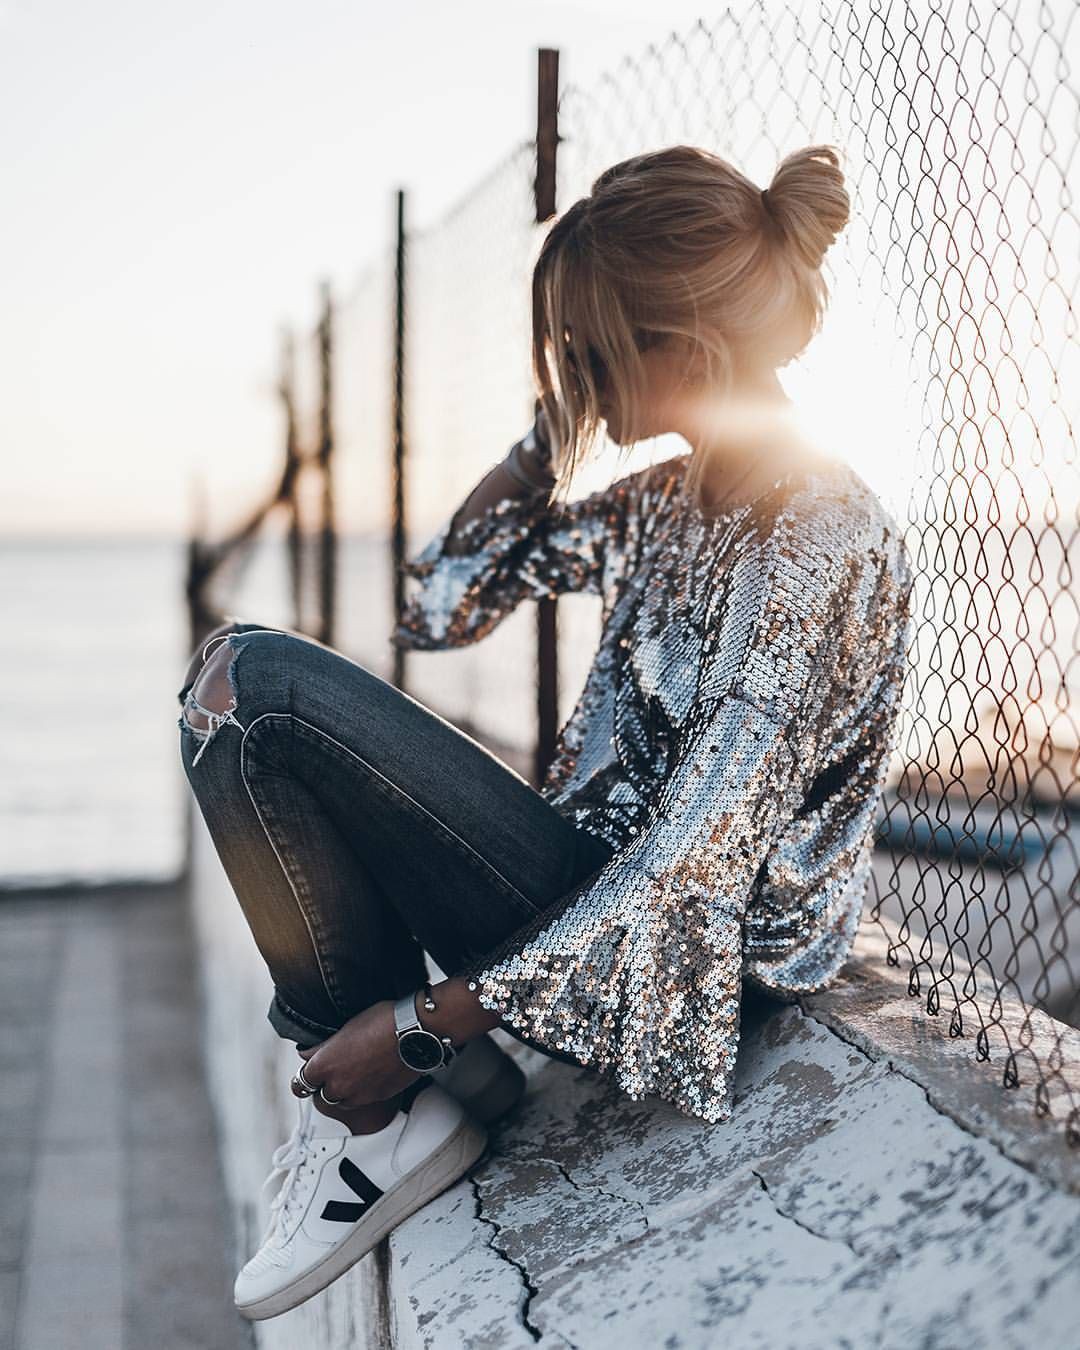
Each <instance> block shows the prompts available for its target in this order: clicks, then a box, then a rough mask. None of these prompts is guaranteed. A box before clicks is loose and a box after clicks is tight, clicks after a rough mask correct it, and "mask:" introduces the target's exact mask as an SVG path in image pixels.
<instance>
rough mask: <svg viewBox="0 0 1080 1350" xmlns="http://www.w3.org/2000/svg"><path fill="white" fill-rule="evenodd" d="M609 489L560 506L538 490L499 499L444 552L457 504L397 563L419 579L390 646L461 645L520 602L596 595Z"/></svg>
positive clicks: (613, 495)
mask: <svg viewBox="0 0 1080 1350" xmlns="http://www.w3.org/2000/svg"><path fill="white" fill-rule="evenodd" d="M617 487H618V485H617V484H616V485H613V487H609V488H604V489H601V490H599V491H597V492H594V493H593V494H592V495H590V496H587V497H583V498H580V499H578V500H577V501H571V502H567V503H565V504H564V503H562V502H556V503H554V504H552V505H549V504H548V497H547V494H546V493H544V492H537V493H532V494H527V495H525V496H520V497H511V496H507V497H503V498H501V499H500V500H499V501H497V502H494V503H491V504H489V505H488V506H487V508H486V509H485V510H484V511H483V512H481V514H480V515H478V516H474V517H473V519H471V520H469V521H468V522H466V524H465V525H464V526H463V527H462V529H461V531H460V537H461V539H462V542H463V544H464V551H463V552H462V553H460V554H449V553H447V552H446V545H447V541H448V540H449V538H450V536H451V534H452V532H453V529H454V522H455V520H456V519H457V516H458V515H459V514H460V511H461V509H462V507H463V506H464V503H462V507H459V508H458V509H457V511H455V512H454V514H453V515H452V516H451V517H450V519H448V520H447V521H445V522H444V523H443V525H442V526H441V527H440V528H439V530H438V532H437V533H436V534H435V536H434V538H433V539H431V541H430V542H429V543H428V544H427V545H426V546H425V547H424V548H423V549H422V550H421V551H420V552H419V553H417V554H416V556H415V557H413V558H410V559H408V560H407V561H406V562H405V563H404V564H403V570H404V571H405V574H406V575H407V576H409V577H413V578H416V579H417V580H419V581H420V582H421V583H422V585H421V587H420V589H419V590H418V591H417V592H416V594H415V595H413V596H411V597H410V598H409V599H408V600H407V602H406V603H405V605H404V606H403V608H402V612H401V614H400V615H399V618H398V622H397V625H396V627H395V628H394V631H393V632H392V634H391V636H390V642H391V643H392V645H394V646H395V647H405V648H412V649H416V650H421V651H438V650H442V649H445V648H451V647H463V646H466V645H467V644H468V643H471V642H478V641H480V639H481V638H483V637H486V636H487V635H488V633H490V632H491V631H492V629H493V628H495V626H496V625H497V624H499V623H500V622H501V621H502V620H503V619H504V618H505V617H506V616H507V615H508V614H510V613H511V612H512V611H513V610H514V609H515V608H516V607H517V605H518V604H519V603H520V602H521V601H522V600H539V599H543V598H544V597H545V596H550V597H554V596H556V595H560V594H563V593H564V592H567V591H579V592H587V593H592V594H601V593H602V587H603V581H604V567H605V559H606V557H607V553H608V549H609V547H610V545H611V543H612V541H613V540H614V538H615V537H616V535H617V534H618V531H619V528H620V505H621V503H622V500H623V498H622V494H620V493H619V492H618V491H616V490H613V489H614V488H617ZM465 500H466V501H468V498H466V499H465Z"/></svg>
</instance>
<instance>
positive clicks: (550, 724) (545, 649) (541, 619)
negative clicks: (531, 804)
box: [533, 47, 559, 787]
mask: <svg viewBox="0 0 1080 1350" xmlns="http://www.w3.org/2000/svg"><path fill="white" fill-rule="evenodd" d="M537 57H538V60H537V78H536V178H535V180H534V197H535V204H536V222H537V224H542V223H543V222H544V221H545V220H548V219H549V218H550V217H551V216H553V215H554V214H555V199H556V191H555V185H556V178H555V170H556V164H555V155H556V150H557V148H558V144H559V52H558V49H557V48H554V47H541V48H539V49H538V51H537ZM558 731H559V635H558V601H557V600H553V599H548V598H546V597H545V598H543V599H540V600H538V601H537V602H536V746H535V750H534V754H533V778H534V782H535V786H537V787H539V785H540V784H541V782H542V781H543V778H544V774H545V772H546V771H547V767H548V765H549V764H550V763H551V760H552V757H553V756H554V754H555V740H556V737H557V735H558Z"/></svg>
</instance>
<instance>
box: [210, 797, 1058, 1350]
mask: <svg viewBox="0 0 1080 1350" xmlns="http://www.w3.org/2000/svg"><path fill="white" fill-rule="evenodd" d="M195 824H196V828H195V830H194V831H193V835H194V841H195V873H194V887H193V892H192V903H193V910H194V915H195V921H196V927H197V932H198V934H199V937H200V947H201V952H202V968H201V970H202V974H201V982H202V987H203V993H204V997H205V1005H204V1006H205V1009H206V1049H207V1056H208V1071H209V1074H210V1079H211V1086H212V1091H213V1098H214V1101H215V1105H216V1109H217V1110H218V1112H219V1114H220V1124H221V1129H222V1134H223V1138H224V1141H225V1157H224V1164H225V1170H226V1176H227V1179H228V1185H229V1189H230V1194H231V1196H232V1203H233V1213H234V1216H235V1231H236V1241H237V1263H238V1264H239V1263H240V1261H241V1260H243V1259H245V1258H246V1256H247V1255H248V1254H249V1253H250V1251H251V1250H252V1249H253V1247H254V1245H255V1242H256V1240H257V1236H258V1232H259V1231H261V1227H262V1223H263V1213H264V1212H263V1211H262V1210H260V1211H259V1213H258V1214H256V1213H255V1201H256V1199H257V1196H258V1190H259V1186H260V1184H261V1182H262V1179H263V1177H264V1176H265V1174H266V1171H267V1169H268V1165H269V1161H268V1160H269V1156H270V1153H271V1151H272V1149H273V1148H274V1147H275V1145H276V1144H278V1143H279V1142H280V1141H281V1139H283V1138H284V1137H285V1135H286V1134H287V1133H288V1131H289V1129H290V1128H291V1124H292V1111H293V1098H292V1097H291V1095H290V1094H289V1092H288V1088H287V1080H288V1076H289V1074H290V1073H291V1072H292V1070H293V1069H294V1067H295V1052H294V1051H293V1048H292V1045H291V1043H288V1042H283V1041H281V1040H279V1039H278V1038H277V1036H276V1035H275V1034H274V1032H273V1030H272V1029H271V1028H270V1026H269V1024H268V1023H267V1022H266V1007H267V1004H268V1003H269V999H270V994H271V986H270V982H269V977H268V975H267V972H266V970H265V967H264V966H263V964H262V961H261V958H260V957H259V956H258V953H257V951H256V949H255V947H254V944H253V943H252V941H251V937H250V934H249V932H248V930H247V927H246V925H245V924H244V921H243V918H242V915H241V913H240V910H239V906H238V905H237V904H236V901H235V898H234V897H233V895H232V891H231V888H230V887H229V885H228V882H227V880H226V878H225V877H224V875H223V873H222V872H221V869H220V866H219V864H218V862H217V858H216V855H215V854H214V853H213V850H212V846H211V844H210V842H209V838H208V836H206V834H205V829H204V827H203V826H202V823H201V820H197V821H196V822H195ZM871 945H872V944H871ZM878 960H879V953H876V952H875V951H873V950H870V951H869V953H868V964H867V963H864V962H862V961H856V962H853V963H852V965H851V967H850V968H849V971H848V972H846V973H845V976H844V977H843V978H842V979H841V980H840V981H838V982H837V984H836V985H835V986H834V987H833V988H832V989H831V990H829V991H826V993H824V994H817V995H814V996H812V997H809V998H805V999H803V1000H802V1001H801V1002H800V1003H798V1004H788V1005H782V1004H777V1003H775V1002H772V1001H771V1000H767V999H763V998H757V997H755V996H754V995H753V994H751V993H749V992H748V993H747V995H746V999H745V1002H744V1012H743V1039H742V1046H741V1053H740V1064H739V1073H738V1078H737V1082H736V1114H735V1116H734V1118H733V1119H732V1120H731V1121H728V1122H724V1123H722V1124H718V1125H713V1126H709V1125H706V1124H705V1123H703V1122H701V1121H696V1120H693V1119H691V1118H689V1117H686V1116H683V1115H682V1114H681V1113H679V1112H678V1111H676V1110H675V1109H674V1108H672V1107H668V1106H667V1105H666V1104H664V1103H660V1102H658V1101H655V1100H653V1101H647V1102H633V1101H631V1100H630V1099H629V1098H627V1097H625V1096H624V1095H623V1094H621V1093H619V1092H618V1091H617V1090H615V1089H614V1088H613V1087H612V1086H611V1085H610V1084H609V1083H608V1082H607V1080H605V1079H603V1078H601V1077H599V1076H598V1075H596V1074H594V1073H592V1072H590V1071H588V1070H584V1069H581V1070H577V1069H574V1068H573V1067H572V1066H570V1065H566V1064H562V1063H560V1062H557V1061H554V1060H551V1059H548V1058H547V1057H545V1056H543V1055H540V1054H538V1053H536V1052H534V1051H531V1050H529V1049H528V1048H526V1047H524V1046H522V1045H520V1044H519V1043H518V1042H516V1041H514V1040H513V1038H512V1037H509V1036H507V1035H505V1034H504V1033H502V1032H496V1033H494V1034H495V1036H496V1039H498V1040H499V1041H500V1043H501V1044H502V1045H504V1047H506V1048H507V1049H508V1050H509V1051H510V1052H511V1053H513V1054H515V1055H517V1056H519V1060H520V1062H521V1064H522V1065H523V1067H524V1068H525V1069H526V1071H527V1072H528V1074H529V1090H528V1092H527V1094H526V1096H525V1098H524V1100H523V1102H522V1103H521V1105H520V1106H519V1107H518V1108H517V1110H516V1111H515V1112H514V1113H513V1114H512V1117H510V1118H508V1119H507V1120H505V1121H504V1122H502V1123H501V1124H499V1125H497V1126H496V1127H495V1128H494V1129H493V1130H492V1132H491V1146H490V1149H489V1151H488V1153H487V1154H485V1156H484V1158H482V1159H481V1161H480V1162H479V1163H478V1164H477V1166H476V1167H475V1168H474V1169H473V1173H472V1175H471V1177H470V1178H468V1179H463V1180H462V1181H461V1182H460V1183H459V1184H458V1185H456V1186H454V1187H452V1188H451V1189H450V1190H449V1191H447V1192H445V1193H444V1194H443V1195H441V1196H439V1197H437V1198H436V1199H435V1200H434V1201H432V1202H431V1203H430V1204H429V1205H427V1206H426V1207H425V1208H424V1209H423V1210H421V1211H419V1212H418V1213H417V1214H414V1215H413V1216H412V1217H411V1218H410V1219H408V1220H406V1221H405V1223H403V1224H401V1225H400V1226H399V1227H398V1228H397V1229H396V1230H395V1231H394V1232H393V1233H392V1234H391V1235H390V1237H389V1239H388V1240H387V1242H386V1243H384V1244H383V1245H382V1247H381V1248H380V1249H379V1250H378V1251H376V1252H373V1253H371V1254H370V1256H368V1257H367V1258H365V1259H364V1260H363V1261H361V1262H360V1263H359V1264H358V1265H357V1266H356V1267H355V1268H354V1269H353V1270H352V1271H350V1272H349V1273H348V1274H347V1275H346V1276H345V1277H343V1278H342V1279H341V1280H339V1281H337V1283H336V1284H334V1285H332V1286H331V1287H330V1288H329V1289H328V1290H326V1291H325V1292H324V1293H323V1294H320V1295H318V1296H317V1297H316V1298H314V1299H312V1300H310V1302H309V1303H307V1304H305V1305H303V1306H302V1307H300V1308H297V1309H295V1310H293V1312H290V1313H286V1314H284V1315H283V1316H282V1317H279V1318H276V1319H274V1320H273V1321H269V1322H264V1323H258V1324H256V1336H257V1342H258V1344H259V1345H260V1346H274V1347H276V1346H280V1347H283V1348H284V1347H289V1350H307V1347H311V1348H312V1350H315V1348H316V1347H317V1350H345V1348H346V1347H349V1350H354V1348H355V1347H363V1346H370V1347H379V1348H380V1350H383V1347H387V1346H394V1347H401V1348H402V1350H404V1348H405V1347H408V1348H409V1350H412V1348H413V1347H437V1348H441V1347H447V1350H450V1347H453V1348H454V1350H457V1348H458V1347H461V1346H463V1345H468V1346H469V1347H470V1350H474V1348H475V1350H480V1348H481V1347H492V1348H493V1350H494V1347H498V1348H499V1350H506V1348H508V1347H516V1346H531V1345H534V1344H535V1343H536V1342H537V1341H541V1342H544V1343H548V1344H551V1345H561V1346H580V1347H586V1348H587V1350H596V1348H597V1347H606V1346H609V1345H610V1346H614V1345H619V1346H622V1347H638V1346H641V1347H650V1348H651V1347H655V1346H660V1345H666V1346H678V1347H682V1348H687V1350H689V1348H691V1347H710V1348H711V1347H715V1346H716V1345H718V1344H729V1345H733V1346H738V1347H739V1348H740V1350H743V1348H744V1347H751V1346H766V1345H768V1346H770V1347H777V1346H785V1347H786V1346H791V1347H794V1346H799V1347H802V1350H807V1348H808V1347H822V1350H824V1348H825V1347H829V1350H834V1348H835V1347H837V1346H859V1347H862V1346H900V1345H905V1346H906V1345H909V1344H915V1345H927V1346H930V1345H935V1346H952V1345H972V1346H994V1347H995V1350H996V1348H997V1347H1004V1346H1014V1345H1015V1346H1021V1345H1023V1346H1025V1347H1027V1346H1029V1345H1030V1344H1032V1343H1039V1342H1040V1341H1041V1342H1042V1343H1043V1344H1046V1345H1051V1346H1056V1345H1061V1344H1064V1343H1065V1342H1066V1340H1067V1333H1066V1329H1067V1328H1074V1327H1075V1326H1076V1324H1077V1320H1078V1319H1080V1156H1076V1157H1074V1156H1072V1154H1071V1153H1070V1152H1069V1151H1067V1150H1066V1149H1065V1146H1064V1142H1063V1139H1062V1129H1061V1124H1060V1121H1054V1122H1046V1121H1042V1122H1040V1121H1039V1120H1038V1119H1037V1118H1036V1117H1035V1116H1034V1115H1033V1114H1032V1113H1031V1111H1030V1103H1029V1101H1028V1102H1027V1103H1023V1102H1021V1101H1019V1100H1018V1099H1017V1095H1016V1094H1011V1093H1009V1092H1007V1091H1005V1090H1003V1089H1002V1088H1001V1087H1000V1086H999V1084H1000V1075H1001V1066H1000V1062H994V1061H991V1062H990V1063H989V1064H967V1063H965V1064H964V1065H963V1066H960V1065H959V1064H958V1063H957V1057H958V1056H964V1057H970V1056H971V1055H972V1041H971V1040H968V1041H967V1042H965V1041H963V1040H950V1038H949V1037H948V1036H947V1035H944V1036H940V1037H937V1036H932V1035H931V1034H930V1028H929V1026H928V1025H927V1021H926V1013H925V1011H924V1009H923V1008H922V1007H921V1005H920V1003H919V1001H918V1000H916V999H908V998H907V996H906V980H903V981H901V980H900V977H899V973H898V972H897V971H896V970H895V969H891V970H890V969H886V970H885V971H884V972H882V971H880V970H878V967H877V962H878ZM1065 1030H1067V1029H1065ZM1068 1034H1069V1035H1070V1036H1072V1035H1075V1033H1071V1032H1069V1033H1068ZM1070 1047H1071V1042H1070ZM1071 1053H1072V1049H1071V1048H1070V1054H1071ZM1076 1064H1077V1060H1076V1059H1074V1060H1073V1072H1075V1067H1076ZM983 1076H985V1081H983Z"/></svg>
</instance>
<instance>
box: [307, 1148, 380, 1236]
mask: <svg viewBox="0 0 1080 1350" xmlns="http://www.w3.org/2000/svg"><path fill="white" fill-rule="evenodd" d="M338 1172H339V1173H340V1175H341V1179H342V1181H344V1183H345V1185H346V1186H348V1188H349V1189H350V1190H351V1191H355V1193H356V1194H357V1195H358V1196H359V1197H360V1203H357V1202H356V1201H354V1200H327V1202H326V1205H325V1207H324V1208H323V1212H322V1213H321V1214H320V1215H319V1218H320V1219H339V1220H340V1221H341V1222H342V1223H355V1222H356V1220H357V1219H359V1218H360V1217H361V1216H362V1215H363V1214H364V1213H365V1212H366V1211H367V1210H368V1209H369V1208H370V1207H371V1206H372V1205H373V1204H374V1203H375V1201H376V1200H378V1198H379V1196H380V1195H382V1190H381V1189H380V1188H379V1187H378V1186H376V1185H375V1183H374V1182H373V1181H372V1179H371V1178H370V1177H369V1176H368V1175H367V1173H366V1172H362V1171H361V1170H360V1168H359V1167H357V1165H356V1164H355V1163H354V1162H353V1161H352V1159H351V1158H342V1159H341V1161H340V1162H339V1163H338Z"/></svg>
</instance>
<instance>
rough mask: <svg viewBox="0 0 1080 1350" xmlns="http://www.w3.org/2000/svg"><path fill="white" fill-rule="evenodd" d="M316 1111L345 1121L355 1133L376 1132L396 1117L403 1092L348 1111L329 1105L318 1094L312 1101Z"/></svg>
mask: <svg viewBox="0 0 1080 1350" xmlns="http://www.w3.org/2000/svg"><path fill="white" fill-rule="evenodd" d="M312 1105H313V1106H314V1107H315V1110H316V1111H321V1112H322V1114H323V1115H324V1116H332V1117H333V1118H334V1119H335V1120H341V1121H344V1122H345V1124H346V1125H348V1127H349V1129H350V1130H351V1131H352V1133H353V1134H374V1133H375V1131H376V1130H383V1129H385V1128H386V1126H387V1125H389V1124H390V1122H391V1121H392V1120H393V1119H394V1117H395V1116H396V1115H397V1113H398V1111H399V1110H400V1108H401V1093H400V1092H397V1093H395V1094H394V1096H393V1097H387V1099H386V1100H385V1101H381V1102H371V1103H369V1104H368V1105H367V1106H358V1107H356V1108H354V1109H353V1110H351V1111H346V1110H344V1109H343V1108H342V1107H340V1106H327V1105H326V1104H325V1103H324V1102H322V1101H320V1100H319V1098H318V1097H317V1096H316V1097H315V1098H314V1100H313V1102H312Z"/></svg>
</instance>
